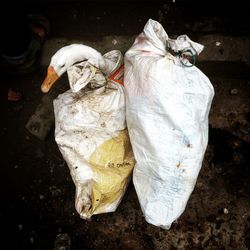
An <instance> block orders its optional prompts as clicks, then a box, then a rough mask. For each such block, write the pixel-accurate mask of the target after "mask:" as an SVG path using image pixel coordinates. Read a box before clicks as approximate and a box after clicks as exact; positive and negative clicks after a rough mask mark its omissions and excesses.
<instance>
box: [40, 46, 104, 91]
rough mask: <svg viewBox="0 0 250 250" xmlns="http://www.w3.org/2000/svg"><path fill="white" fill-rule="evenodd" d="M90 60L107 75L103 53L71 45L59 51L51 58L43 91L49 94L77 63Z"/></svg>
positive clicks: (86, 47) (42, 87) (42, 86)
mask: <svg viewBox="0 0 250 250" xmlns="http://www.w3.org/2000/svg"><path fill="white" fill-rule="evenodd" d="M84 60H88V61H89V62H90V63H91V64H92V65H94V66H95V67H97V68H100V69H101V70H102V71H103V72H104V73H105V69H106V68H105V60H104V59H103V57H102V55H101V53H99V52H98V51H97V50H95V49H93V48H90V47H88V46H86V45H83V44H71V45H68V46H65V47H63V48H61V49H59V50H58V51H57V52H56V53H55V54H54V55H53V56H52V58H51V61H50V64H49V67H48V70H47V76H46V78H45V79H44V81H43V83H42V85H41V90H42V92H44V93H47V92H48V91H49V90H50V88H51V87H52V85H53V84H54V83H55V82H56V80H57V79H58V78H59V77H60V76H61V75H62V74H63V73H65V72H66V71H67V69H68V68H69V67H70V66H72V65H73V64H75V63H76V62H80V61H84Z"/></svg>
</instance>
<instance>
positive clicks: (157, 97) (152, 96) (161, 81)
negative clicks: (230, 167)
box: [124, 19, 214, 229]
mask: <svg viewBox="0 0 250 250" xmlns="http://www.w3.org/2000/svg"><path fill="white" fill-rule="evenodd" d="M167 47H170V48H171V49H172V50H174V51H176V52H177V51H180V50H181V51H183V50H188V49H189V50H191V51H192V53H193V54H195V53H196V54H199V53H200V52H201V50H202V49H203V46H202V45H200V44H198V43H195V42H193V41H191V40H190V39H189V38H188V37H187V36H185V35H184V36H180V37H178V38H177V40H173V39H169V38H168V35H167V33H166V32H165V30H164V29H163V27H162V26H161V24H159V23H158V22H156V21H154V20H152V19H150V20H149V21H148V22H147V24H146V25H145V27H144V31H143V32H142V33H141V34H140V35H139V36H138V37H137V38H136V40H135V42H134V44H133V46H132V47H131V48H130V49H129V50H128V51H127V53H126V55H125V75H124V84H125V91H126V92H125V93H126V118H127V126H128V130H129V136H130V140H131V144H132V148H133V152H134V156H135V159H136V166H135V169H134V173H133V183H134V186H135V189H136V192H137V195H138V198H139V202H140V205H141V208H142V211H143V213H144V215H145V218H146V220H147V222H149V223H151V224H154V225H156V226H159V227H162V228H165V229H169V228H170V226H171V224H172V223H173V221H175V220H176V219H177V218H178V217H179V216H180V215H181V214H182V213H183V211H184V209H185V207H186V204H187V201H188V199H189V196H190V194H191V192H192V191H193V189H194V186H195V183H196V179H197V177H198V174H199V171H200V168H201V165H202V160H203V156H204V153H205V150H206V147H207V143H208V115H209V110H210V106H211V102H212V99H213V96H214V89H213V87H212V85H211V83H210V81H209V79H208V78H207V77H206V76H205V75H204V74H203V73H202V72H201V71H200V70H199V69H198V68H197V67H195V66H193V67H185V66H184V65H183V64H182V63H181V62H180V58H179V57H178V56H176V57H175V56H173V55H172V54H170V53H169V52H168V50H167Z"/></svg>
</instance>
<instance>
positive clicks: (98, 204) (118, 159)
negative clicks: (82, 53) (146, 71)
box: [54, 51, 134, 219]
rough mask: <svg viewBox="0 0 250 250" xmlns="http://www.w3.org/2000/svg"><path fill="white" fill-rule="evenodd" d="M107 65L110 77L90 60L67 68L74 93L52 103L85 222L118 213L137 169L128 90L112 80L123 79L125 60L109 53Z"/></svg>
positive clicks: (77, 204)
mask: <svg viewBox="0 0 250 250" xmlns="http://www.w3.org/2000/svg"><path fill="white" fill-rule="evenodd" d="M92 59H93V58H92ZM104 59H105V61H106V62H107V61H108V60H109V61H110V62H109V65H106V66H107V67H106V68H109V71H108V74H107V75H104V74H103V72H101V70H100V69H98V68H97V67H95V66H94V65H93V64H92V63H90V60H88V61H83V62H80V63H78V64H75V65H73V66H71V67H69V68H68V70H67V72H68V77H69V82H70V87H71V89H70V90H68V91H66V92H65V93H63V94H60V95H59V96H58V97H57V98H56V99H55V100H54V112H55V140H56V142H57V144H58V147H59V149H60V151H61V153H62V156H63V158H64V159H65V161H66V162H67V165H68V167H69V169H70V174H71V176H72V179H73V181H74V184H75V186H76V196H75V207H76V210H77V212H78V213H79V214H80V216H81V217H82V218H84V219H89V218H91V216H92V215H94V214H100V213H107V212H113V211H115V210H116V208H117V207H118V205H119V203H120V201H121V199H122V197H123V195H124V193H125V191H126V187H127V185H128V183H129V180H130V177H131V175H132V170H133V166H134V156H133V153H132V148H131V144H130V141H129V136H128V132H127V128H126V120H125V96H124V87H123V86H122V85H121V84H119V83H120V81H119V79H114V78H113V77H112V75H113V74H117V75H118V73H119V76H121V77H123V68H122V67H120V66H121V64H122V63H123V57H122V55H121V52H120V51H111V52H109V53H107V54H105V55H104Z"/></svg>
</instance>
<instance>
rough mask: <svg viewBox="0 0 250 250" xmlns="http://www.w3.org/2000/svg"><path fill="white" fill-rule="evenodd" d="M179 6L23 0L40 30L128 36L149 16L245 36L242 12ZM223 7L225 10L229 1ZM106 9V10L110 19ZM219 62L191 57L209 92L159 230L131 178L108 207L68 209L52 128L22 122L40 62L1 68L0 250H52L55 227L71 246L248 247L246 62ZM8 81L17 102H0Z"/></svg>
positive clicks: (195, 31)
mask: <svg viewBox="0 0 250 250" xmlns="http://www.w3.org/2000/svg"><path fill="white" fill-rule="evenodd" d="M192 3H193V4H194V3H195V2H192ZM196 4H197V3H196ZM187 6H188V7H189V8H190V5H187ZM187 6H186V5H184V4H182V5H181V4H180V5H178V6H177V7H176V6H175V5H174V4H173V3H172V2H171V3H170V4H167V5H166V4H165V3H159V4H158V3H157V4H155V3H154V4H153V3H148V4H147V5H146V7H145V8H144V9H143V11H139V10H140V8H141V7H140V4H138V5H136V7H134V8H132V7H131V5H128V4H127V5H126V4H124V5H121V7H122V10H121V11H120V12H114V9H115V10H116V11H117V8H118V7H114V5H109V6H108V7H107V6H106V7H104V6H103V5H101V4H100V5H98V7H97V8H96V9H95V8H93V5H91V4H90V5H86V4H85V5H84V4H79V3H76V4H70V5H69V4H68V3H64V4H61V5H60V4H59V3H56V4H55V3H54V4H51V5H50V4H48V3H46V4H44V5H43V4H40V6H39V5H37V6H35V5H34V4H27V6H26V7H25V8H24V9H25V10H28V11H40V12H41V13H42V14H45V15H47V16H48V18H49V19H50V22H51V26H52V27H51V28H52V32H51V37H50V39H52V38H57V37H66V38H68V39H83V40H91V41H92V40H98V39H99V37H103V36H105V35H129V36H130V35H136V34H138V33H139V32H141V30H142V27H143V25H144V24H145V22H146V20H147V19H148V18H149V17H152V18H155V19H156V20H159V21H161V22H162V24H163V25H164V27H165V28H166V30H167V31H168V32H169V33H170V34H181V33H187V34H188V35H190V37H191V38H192V39H193V40H195V38H196V37H197V38H198V37H199V36H201V35H204V34H207V33H210V34H223V35H228V36H230V37H231V38H232V39H233V38H234V37H237V38H239V37H240V38H242V39H244V38H246V37H249V33H248V30H247V29H246V24H245V23H244V22H243V21H244V20H245V19H247V17H246V16H245V17H244V16H243V18H242V20H243V21H242V20H241V21H242V22H240V21H239V20H238V19H237V18H234V16H233V15H232V12H230V11H228V12H226V11H225V12H223V8H222V7H223V6H217V7H216V5H214V6H215V7H214V12H212V10H211V9H212V7H213V6H210V8H209V10H205V7H203V6H202V5H199V4H198V7H197V5H195V6H196V7H197V8H199V10H200V11H199V12H196V11H195V12H190V11H189V10H190V9H188V7H187ZM193 6H194V5H193ZM119 7H120V6H119ZM185 8H186V9H185ZM118 9H119V8H118ZM224 9H226V10H230V6H225V8H224ZM183 10H185V11H183ZM237 11H239V9H237V8H236V12H237ZM104 12H105V13H106V14H104ZM74 13H75V14H74ZM112 13H116V14H114V17H112V18H111V15H112ZM117 13H121V14H120V15H118V14H117ZM128 13H129V17H130V18H128ZM185 13H186V14H185ZM194 13H196V15H194ZM191 14H193V15H191ZM244 18H245V19H244ZM80 20H81V21H80ZM111 20H112V22H111ZM114 20H115V21H114ZM211 20H212V21H211ZM89 21H91V22H90V24H89ZM86 23H87V25H86ZM111 23H112V25H111ZM80 24H81V25H80ZM121 24H123V26H122V25H121ZM230 24H231V25H230ZM232 24H233V25H232ZM237 24H238V26H239V27H240V28H239V29H238V27H237ZM76 25H78V26H76ZM249 46H250V45H249ZM223 49H224V50H230V49H231V48H230V47H225V48H223ZM229 61H230V60H229V59H228V61H227V60H226V61H225V60H224V61H220V62H218V61H209V62H207V61H201V62H198V66H200V67H201V69H202V70H203V71H204V73H206V74H207V75H208V77H209V78H210V80H211V82H212V83H213V85H214V87H215V93H216V95H215V98H214V102H213V105H212V109H211V114H210V137H209V145H208V149H207V152H206V155H205V158H204V161H203V166H202V170H201V172H200V175H199V178H198V180H197V185H196V187H195V190H194V192H193V193H192V195H191V197H190V200H189V202H188V205H187V208H186V210H185V212H184V213H183V215H182V216H181V217H180V218H179V219H178V221H177V222H176V223H174V224H173V226H172V228H171V229H170V230H169V231H167V230H163V229H160V228H157V227H154V226H152V225H150V224H147V223H146V222H145V219H144V218H143V215H142V212H141V209H140V206H139V203H138V200H137V197H136V193H135V190H134V188H133V185H132V183H131V184H130V186H129V188H128V190H127V192H126V195H125V196H124V198H123V201H122V203H121V204H120V206H119V207H118V209H117V211H116V212H115V213H111V214H102V215H98V216H94V217H93V219H92V221H91V222H87V221H84V220H82V219H80V218H79V216H78V214H77V213H76V211H75V208H74V184H73V182H72V180H71V177H70V174H69V170H68V167H67V165H66V163H65V162H64V160H63V159H62V157H61V154H60V152H59V151H58V148H57V145H56V143H55V141H54V135H53V130H52V131H51V133H50V134H49V135H48V136H47V138H46V140H44V141H41V140H39V139H37V138H35V137H34V136H32V135H31V134H30V133H29V132H28V131H27V130H26V129H25V124H26V123H27V121H28V119H29V117H30V116H31V115H32V114H33V113H34V111H35V109H36V107H37V105H38V104H39V103H40V102H41V99H42V97H43V94H42V93H41V92H40V84H41V81H42V80H43V78H44V76H45V70H46V69H45V68H44V67H39V64H38V67H37V68H36V69H35V71H34V72H32V73H30V74H25V75H18V74H11V75H10V74H4V73H2V74H3V75H2V78H1V84H0V85H1V86H0V88H1V100H2V104H1V114H3V117H2V119H1V125H0V126H1V129H0V138H1V160H2V163H1V171H2V174H1V176H2V178H1V189H0V190H1V209H0V219H1V222H2V223H1V229H2V230H1V231H2V232H1V237H2V239H1V243H2V245H4V244H7V246H8V247H7V248H6V249H39V250H40V249H42V250H43V249H46V250H47V249H53V245H54V242H55V239H56V236H57V235H58V234H62V233H65V234H68V235H69V237H70V239H71V249H76V250H79V249H118V248H120V249H249V248H250V229H249V224H250V213H249V208H250V204H249V194H250V192H249V191H250V190H249V180H250V178H249V177H250V175H249V170H248V168H249V109H250V108H249V107H250V105H249V93H250V92H249V88H250V77H249V76H250V75H249V72H250V71H249V66H248V65H249V62H242V61H235V62H229ZM57 85H58V86H59V87H58V89H57V90H56V91H57V92H58V93H60V92H63V91H64V90H66V89H67V88H68V85H67V78H66V76H64V77H63V78H62V79H60V81H59V82H58V83H57ZM10 86H15V87H16V88H18V89H19V90H20V91H21V92H22V94H23V99H22V100H21V101H19V102H16V103H15V102H8V101H7V90H8V88H9V87H10Z"/></svg>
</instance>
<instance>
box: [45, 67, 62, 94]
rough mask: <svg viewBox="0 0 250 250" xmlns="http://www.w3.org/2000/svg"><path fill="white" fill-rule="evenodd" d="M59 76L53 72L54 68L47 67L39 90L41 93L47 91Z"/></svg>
mask: <svg viewBox="0 0 250 250" xmlns="http://www.w3.org/2000/svg"><path fill="white" fill-rule="evenodd" d="M58 78H59V76H58V75H57V73H56V72H55V70H54V68H53V67H52V66H49V67H48V71H47V76H46V78H45V79H44V81H43V83H42V85H41V90H42V92H43V93H48V92H49V90H50V88H51V87H52V85H53V84H54V83H55V82H56V80H57V79H58Z"/></svg>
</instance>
